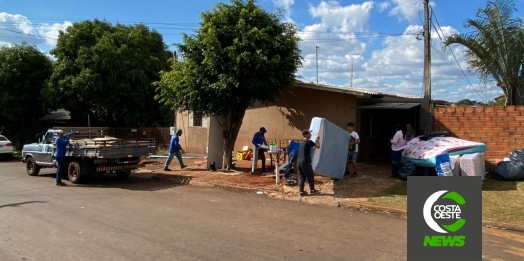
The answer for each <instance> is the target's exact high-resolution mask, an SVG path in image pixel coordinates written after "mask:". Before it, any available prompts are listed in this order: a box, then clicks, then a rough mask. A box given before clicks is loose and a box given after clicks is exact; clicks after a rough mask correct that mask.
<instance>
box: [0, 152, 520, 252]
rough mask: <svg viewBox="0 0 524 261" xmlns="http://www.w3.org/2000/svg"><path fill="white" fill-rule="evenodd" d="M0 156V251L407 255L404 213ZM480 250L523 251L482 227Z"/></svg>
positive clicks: (511, 236) (503, 234)
mask: <svg viewBox="0 0 524 261" xmlns="http://www.w3.org/2000/svg"><path fill="white" fill-rule="evenodd" d="M52 172H53V171H52V170H43V171H42V173H41V174H40V175H39V176H36V177H30V176H28V175H27V174H26V172H25V169H24V165H23V164H22V163H20V162H0V234H1V237H0V260H3V261H11V260H13V261H19V260H22V261H29V260H35V261H44V260H52V261H57V260H60V261H61V260H75V261H79V260H93V261H103V260H126V261H129V260H141V261H143V260H184V261H185V260H188V261H189V260H200V261H202V260H203V261H207V260H228V261H247V260H265V261H268V260H279V261H280V260H328V261H334V260H355V261H362V260H373V261H380V260H388V261H395V260H406V228H407V223H406V220H405V219H402V218H400V217H396V216H388V215H385V214H375V213H365V212H359V211H352V210H345V209H339V208H333V207H327V206H314V205H308V204H305V203H300V202H291V201H282V200H275V199H268V198H266V197H265V196H263V195H256V194H247V193H237V192H230V191H225V190H220V189H210V188H201V187H196V186H181V185H176V184H175V183H174V182H173V181H166V180H156V179H154V178H150V177H148V176H142V177H131V178H130V179H128V180H124V181H122V180H118V179H117V178H116V177H113V176H112V175H109V174H106V175H105V176H103V177H98V178H94V179H92V180H90V181H89V183H87V184H84V185H72V184H71V183H69V182H67V183H68V186H67V187H57V186H55V184H54V183H55V182H54V179H53V175H52V174H51V173H52ZM483 255H484V256H485V258H484V260H524V234H522V233H515V232H508V231H501V230H494V229H485V230H484V235H483Z"/></svg>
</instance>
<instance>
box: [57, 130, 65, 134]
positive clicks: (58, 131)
mask: <svg viewBox="0 0 524 261" xmlns="http://www.w3.org/2000/svg"><path fill="white" fill-rule="evenodd" d="M56 133H58V134H62V133H64V131H63V130H57V131H56Z"/></svg>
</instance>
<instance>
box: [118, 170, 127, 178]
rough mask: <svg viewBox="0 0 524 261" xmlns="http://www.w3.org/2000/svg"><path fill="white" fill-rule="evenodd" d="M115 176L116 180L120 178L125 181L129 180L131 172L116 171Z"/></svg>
mask: <svg viewBox="0 0 524 261" xmlns="http://www.w3.org/2000/svg"><path fill="white" fill-rule="evenodd" d="M116 176H117V177H118V178H121V179H127V178H129V176H131V171H130V170H127V171H117V172H116Z"/></svg>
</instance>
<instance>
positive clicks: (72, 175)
mask: <svg viewBox="0 0 524 261" xmlns="http://www.w3.org/2000/svg"><path fill="white" fill-rule="evenodd" d="M67 176H68V177H69V181H70V182H71V183H73V184H78V183H80V177H81V176H82V171H81V169H80V164H78V162H76V161H71V163H69V167H68V168H67Z"/></svg>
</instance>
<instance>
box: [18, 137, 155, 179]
mask: <svg viewBox="0 0 524 261" xmlns="http://www.w3.org/2000/svg"><path fill="white" fill-rule="evenodd" d="M60 129H62V130H63V131H64V132H65V133H68V132H70V133H73V134H74V135H72V136H71V139H70V142H69V145H68V146H67V152H66V161H65V163H66V166H67V167H65V168H64V172H66V171H67V175H68V177H69V181H70V182H72V183H75V184H78V183H80V181H81V180H82V178H83V177H84V176H87V175H93V174H103V173H106V172H108V171H111V172H113V171H114V172H116V175H117V176H118V177H120V178H127V177H129V176H130V174H131V170H134V169H137V168H139V167H142V166H141V165H140V161H141V157H143V156H148V155H151V154H154V153H155V151H156V146H155V140H154V139H140V140H138V139H137V140H123V139H117V138H113V137H107V136H104V134H103V132H97V133H95V134H94V136H96V137H95V138H91V132H90V133H89V138H87V137H86V133H81V132H80V131H78V130H76V131H75V128H70V127H62V128H60ZM78 129H84V130H85V128H78ZM57 131H58V128H56V129H49V130H47V131H46V132H45V133H43V134H42V136H41V139H39V141H38V143H31V144H26V145H24V147H23V148H22V162H23V163H25V165H26V170H27V174H29V175H30V176H36V175H38V173H39V172H40V169H41V168H56V162H55V157H54V154H55V151H56V146H55V139H56V137H57ZM64 174H65V173H64Z"/></svg>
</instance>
